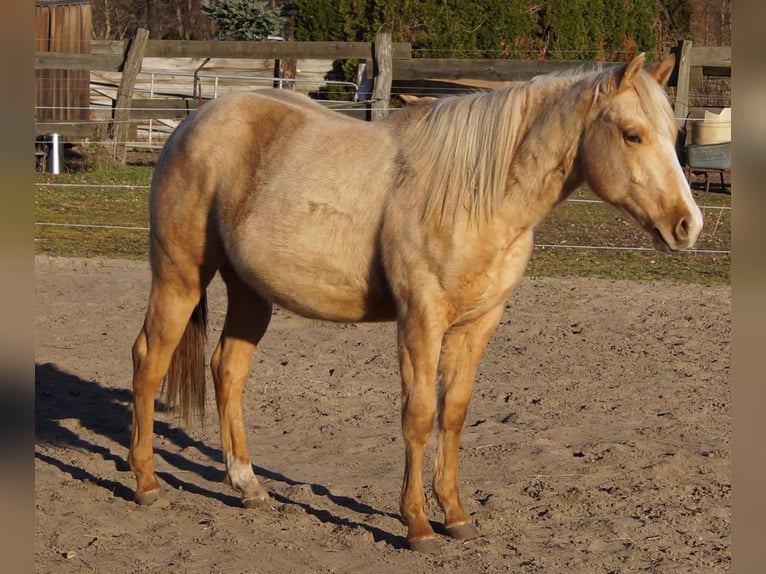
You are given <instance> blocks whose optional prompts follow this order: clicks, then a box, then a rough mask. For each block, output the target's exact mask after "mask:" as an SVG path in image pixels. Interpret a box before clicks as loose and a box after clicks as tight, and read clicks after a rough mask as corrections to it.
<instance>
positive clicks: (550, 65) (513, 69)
mask: <svg viewBox="0 0 766 574" xmlns="http://www.w3.org/2000/svg"><path fill="white" fill-rule="evenodd" d="M588 65H593V66H595V65H596V63H595V62H576V61H554V60H457V59H431V58H416V59H413V60H394V77H395V78H396V79H397V80H420V79H428V78H440V79H443V80H457V79H467V78H470V79H477V80H491V81H509V80H518V81H524V80H529V79H531V78H533V77H535V76H539V75H540V74H549V73H552V72H567V71H569V70H572V69H573V68H575V67H583V66H585V67H587V66H588ZM599 65H601V66H602V67H604V68H608V67H611V66H616V65H619V63H612V62H604V63H600V64H599Z"/></svg>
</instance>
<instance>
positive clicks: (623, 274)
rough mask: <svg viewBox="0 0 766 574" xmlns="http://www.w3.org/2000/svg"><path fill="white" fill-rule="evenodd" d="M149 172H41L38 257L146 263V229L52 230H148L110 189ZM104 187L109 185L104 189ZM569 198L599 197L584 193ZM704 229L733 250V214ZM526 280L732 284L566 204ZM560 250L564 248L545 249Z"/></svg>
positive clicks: (726, 264) (610, 218) (719, 268)
mask: <svg viewBox="0 0 766 574" xmlns="http://www.w3.org/2000/svg"><path fill="white" fill-rule="evenodd" d="M151 174H152V166H151V165H140V166H121V165H117V164H108V163H106V164H99V165H97V166H96V167H95V168H92V169H84V170H79V171H75V172H72V173H65V174H61V175H55V176H53V175H47V174H41V173H38V174H37V176H36V181H37V183H38V184H53V185H37V186H36V189H35V221H36V222H37V225H35V252H36V253H41V254H48V255H56V256H64V257H107V258H110V257H111V258H125V259H139V260H144V259H146V258H147V247H148V233H147V232H146V231H145V230H142V229H139V230H133V229H107V228H101V227H64V226H55V225H53V226H52V225H41V223H54V224H80V225H86V226H117V227H137V228H146V227H148V225H149V214H148V190H147V189H141V188H139V189H131V188H126V187H109V186H148V185H149V182H150V180H151ZM99 186H104V187H99ZM694 193H695V196H696V198H697V201H698V203H699V204H700V206H710V207H729V206H730V205H731V196H730V195H729V194H727V193H712V192H709V193H700V192H696V191H695V192H694ZM572 199H585V200H590V199H594V196H593V195H592V194H591V193H590V192H589V191H587V190H582V191H578V192H576V193H575V194H574V195H573V196H572ZM703 214H704V217H705V228H704V230H703V232H702V235H701V236H700V239H699V241H698V243H697V246H696V248H697V249H700V250H709V251H728V250H729V249H730V236H731V211H730V210H728V209H723V210H721V209H703ZM535 243H536V244H537V245H538V247H536V249H535V251H534V254H533V255H532V259H531V261H530V263H529V266H528V268H527V275H529V276H537V277H540V276H554V277H600V278H605V279H642V280H673V281H683V282H693V283H702V284H728V283H729V282H730V267H731V256H730V255H729V254H720V253H688V252H683V253H676V254H666V253H660V252H657V251H654V250H652V249H651V247H652V245H651V241H650V240H649V238H648V237H647V236H646V234H645V233H644V232H643V231H641V230H640V229H638V227H637V226H636V225H635V224H634V223H633V222H632V221H631V220H630V219H629V218H628V217H627V216H624V215H622V214H621V213H619V212H618V211H617V210H616V209H614V208H613V207H611V206H609V205H607V204H604V203H577V202H565V203H564V204H562V205H560V206H558V207H557V208H556V209H555V210H554V211H553V212H552V213H551V214H550V215H549V216H548V217H547V218H546V219H545V220H544V221H543V222H542V223H541V224H540V225H539V226H538V229H537V231H536V233H535ZM545 245H555V246H559V247H555V248H554V247H545ZM565 246H596V247H604V246H608V247H643V248H646V249H647V251H628V250H612V249H581V248H566V247H565Z"/></svg>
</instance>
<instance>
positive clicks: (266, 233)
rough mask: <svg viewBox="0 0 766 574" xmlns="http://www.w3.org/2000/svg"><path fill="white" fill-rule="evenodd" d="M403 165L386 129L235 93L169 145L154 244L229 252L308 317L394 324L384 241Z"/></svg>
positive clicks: (260, 286) (295, 103) (278, 298)
mask: <svg viewBox="0 0 766 574" xmlns="http://www.w3.org/2000/svg"><path fill="white" fill-rule="evenodd" d="M395 156H396V147H395V146H394V144H393V141H392V139H391V136H390V135H389V133H388V132H387V131H386V129H385V128H380V127H373V126H372V125H371V124H369V123H367V122H361V121H359V120H354V119H351V118H347V117H344V116H341V115H339V114H337V113H335V112H331V111H329V110H326V109H325V108H323V107H322V106H321V105H319V104H316V103H315V102H312V101H311V100H309V99H308V98H306V97H304V96H300V95H298V94H294V93H291V92H285V91H276V90H263V91H259V92H255V93H237V94H232V95H230V96H225V97H222V98H219V99H218V100H215V101H213V102H210V103H208V104H205V105H204V106H202V107H201V108H200V109H199V110H198V111H197V112H196V113H195V114H194V115H193V116H192V117H190V118H189V119H188V120H187V121H185V122H183V123H182V124H181V126H179V128H178V129H177V130H176V132H174V134H173V136H172V138H171V140H169V142H168V144H167V145H166V148H165V150H164V151H163V154H162V156H161V158H160V161H159V162H158V166H157V170H156V174H155V179H154V182H153V186H152V187H153V189H152V209H151V211H152V226H153V229H154V233H153V235H157V234H159V235H162V234H165V235H172V236H173V237H172V238H170V237H168V238H166V239H167V240H166V241H165V243H171V244H176V245H180V244H183V243H185V244H189V245H190V246H191V248H192V250H195V249H196V250H197V251H198V252H199V253H200V257H203V256H206V257H209V256H210V254H211V253H212V254H213V256H215V254H218V257H219V259H220V260H221V261H227V262H228V263H230V264H231V266H232V267H234V269H236V271H237V273H238V274H239V275H240V276H241V277H242V278H243V279H244V280H245V281H246V282H247V283H248V284H249V285H250V286H251V287H252V288H254V289H255V290H256V291H258V292H259V293H260V294H261V295H262V296H264V297H265V298H267V299H270V300H272V301H274V302H276V303H278V304H281V305H283V306H285V307H287V308H290V309H292V310H294V311H296V312H298V313H301V314H303V315H307V316H312V317H317V318H326V319H334V320H349V321H359V320H367V319H370V320H372V319H380V318H389V317H390V315H391V313H392V304H391V301H390V295H389V292H388V287H387V285H386V281H385V278H384V276H383V271H382V264H381V262H380V260H379V247H378V245H377V241H378V231H379V229H380V225H381V218H382V214H383V211H384V204H385V200H386V196H387V194H388V193H389V191H390V189H391V187H392V182H393V178H394V177H395V171H396V165H395V163H396V162H395ZM211 223H212V224H213V225H211Z"/></svg>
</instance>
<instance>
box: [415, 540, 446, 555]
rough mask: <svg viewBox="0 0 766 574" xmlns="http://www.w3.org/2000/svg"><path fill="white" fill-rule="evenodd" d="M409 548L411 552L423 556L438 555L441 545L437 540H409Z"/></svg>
mask: <svg viewBox="0 0 766 574" xmlns="http://www.w3.org/2000/svg"><path fill="white" fill-rule="evenodd" d="M407 546H409V548H410V550H414V551H415V552H420V553H421V554H436V553H437V552H438V551H439V543H438V542H437V540H436V538H416V539H415V540H408V541H407Z"/></svg>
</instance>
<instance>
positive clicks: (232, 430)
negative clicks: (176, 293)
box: [210, 266, 271, 508]
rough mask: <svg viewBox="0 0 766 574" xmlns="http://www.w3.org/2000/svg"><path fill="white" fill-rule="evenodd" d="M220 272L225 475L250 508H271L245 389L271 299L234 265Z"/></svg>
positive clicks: (217, 365) (216, 355) (219, 377)
mask: <svg viewBox="0 0 766 574" xmlns="http://www.w3.org/2000/svg"><path fill="white" fill-rule="evenodd" d="M221 276H222V277H223V279H224V282H225V283H226V289H227V294H228V307H227V310H226V320H225V321H224V326H223V332H222V333H221V339H220V340H219V342H218V345H217V346H216V349H215V351H214V352H213V356H212V358H211V361H210V367H211V370H212V372H213V380H214V381H215V395H216V403H217V405H218V417H219V421H220V426H221V445H222V448H223V458H224V462H225V463H226V479H227V481H228V482H229V484H230V485H231V486H232V487H233V488H234V489H236V490H238V491H239V492H240V493H241V495H242V503H243V505H244V506H245V507H246V508H250V507H261V508H270V506H271V505H270V502H269V495H268V493H267V492H266V491H265V490H264V489H263V487H262V486H261V485H260V484H258V480H257V479H256V477H255V474H254V473H253V468H252V465H251V464H250V457H249V455H248V452H247V441H246V439H245V429H244V425H243V420H242V393H243V391H244V388H245V383H246V382H247V376H248V372H249V369H250V360H251V357H252V355H253V351H254V350H255V347H256V345H257V344H258V342H259V341H260V340H261V337H263V334H264V333H265V332H266V328H267V327H268V325H269V321H270V320H271V304H270V303H269V302H268V301H266V300H265V299H263V298H262V297H261V296H260V295H258V294H257V293H256V292H255V291H253V290H252V289H251V288H250V287H248V286H247V285H246V284H245V283H244V282H243V281H242V280H241V279H240V278H239V277H238V276H237V275H236V273H235V271H234V270H233V269H232V268H231V267H229V266H224V267H222V268H221Z"/></svg>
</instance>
